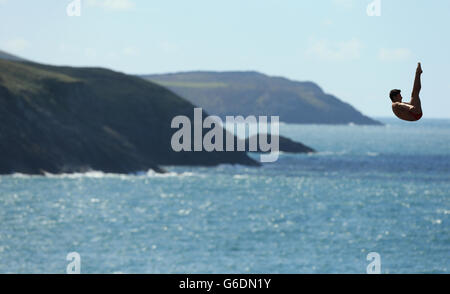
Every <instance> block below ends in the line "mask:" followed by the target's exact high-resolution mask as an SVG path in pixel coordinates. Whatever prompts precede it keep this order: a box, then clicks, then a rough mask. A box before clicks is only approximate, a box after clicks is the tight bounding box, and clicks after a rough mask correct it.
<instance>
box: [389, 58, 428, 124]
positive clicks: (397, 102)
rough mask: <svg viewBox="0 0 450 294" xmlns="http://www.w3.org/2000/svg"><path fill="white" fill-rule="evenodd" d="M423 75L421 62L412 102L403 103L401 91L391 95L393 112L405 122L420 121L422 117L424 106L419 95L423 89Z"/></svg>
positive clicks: (418, 67) (394, 91)
mask: <svg viewBox="0 0 450 294" xmlns="http://www.w3.org/2000/svg"><path fill="white" fill-rule="evenodd" d="M421 74H422V66H421V65H420V62H419V63H418V64H417V69H416V77H415V79H414V87H413V90H412V94H411V101H410V102H409V103H408V102H402V99H403V97H402V95H401V94H400V92H401V91H400V90H398V89H394V90H391V92H390V93H389V97H390V98H391V100H392V111H393V112H394V114H395V115H396V116H397V117H398V118H400V119H403V120H407V121H418V120H419V119H420V118H421V117H422V106H421V104H420V98H419V93H420V89H421V87H422V85H421V83H420V76H421Z"/></svg>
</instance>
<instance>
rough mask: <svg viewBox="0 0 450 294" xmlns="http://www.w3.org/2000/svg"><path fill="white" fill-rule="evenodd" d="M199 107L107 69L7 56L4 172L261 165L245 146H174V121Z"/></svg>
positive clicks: (2, 107)
mask: <svg viewBox="0 0 450 294" xmlns="http://www.w3.org/2000/svg"><path fill="white" fill-rule="evenodd" d="M193 107H194V106H193V105H192V104H191V103H189V102H187V101H185V100H183V99H181V98H180V97H178V96H176V95H175V94H173V93H172V92H170V91H168V90H167V89H165V88H163V87H161V86H158V85H156V84H153V83H150V82H147V81H144V80H142V79H140V78H137V77H133V76H129V75H125V74H122V73H118V72H114V71H110V70H106V69H100V68H71V67H53V66H46V65H42V64H37V63H28V62H27V63H22V62H13V61H7V60H1V59H0V162H1V165H0V173H10V172H25V173H39V172H40V171H41V170H46V171H49V172H55V173H57V172H73V171H80V170H85V169H90V168H92V169H96V170H102V171H107V172H133V171H139V170H146V169H149V168H152V169H155V170H159V168H158V166H159V165H178V164H189V165H198V164H200V165H215V164H220V163H241V164H255V162H254V161H252V160H251V159H250V158H249V157H247V155H246V154H245V153H243V152H233V153H225V152H212V153H207V152H195V153H194V152H189V153H185V152H184V153H176V152H173V151H172V150H171V148H170V139H171V136H172V133H173V132H174V131H175V130H173V129H171V128H170V122H171V120H172V118H173V117H174V116H175V115H186V116H188V117H192V116H193Z"/></svg>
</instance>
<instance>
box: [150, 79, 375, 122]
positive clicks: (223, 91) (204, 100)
mask: <svg viewBox="0 0 450 294" xmlns="http://www.w3.org/2000/svg"><path fill="white" fill-rule="evenodd" d="M144 78H146V79H148V80H151V81H153V82H156V83H159V84H161V85H163V86H166V87H168V88H169V89H171V90H173V91H174V92H175V93H177V94H178V95H180V96H182V97H185V98H186V99H188V100H189V101H191V102H192V103H194V104H196V105H199V106H201V107H203V108H204V109H205V110H206V111H207V112H209V113H211V114H217V115H219V116H222V117H223V116H226V115H238V114H240V115H244V116H248V115H278V116H280V120H281V121H284V122H289V123H328V124H347V123H350V122H353V123H356V124H378V122H377V121H375V120H372V119H371V118H369V117H366V116H364V115H362V114H361V113H360V112H358V111H357V110H356V109H354V108H353V107H352V106H351V105H349V104H347V103H344V102H342V101H340V100H339V99H337V98H336V97H334V96H332V95H328V94H325V93H324V92H323V91H322V90H321V89H320V88H319V87H318V86H317V85H316V84H314V83H311V82H297V81H291V80H288V79H285V78H281V77H269V76H266V75H263V74H260V73H257V72H185V73H177V74H162V75H148V76H144Z"/></svg>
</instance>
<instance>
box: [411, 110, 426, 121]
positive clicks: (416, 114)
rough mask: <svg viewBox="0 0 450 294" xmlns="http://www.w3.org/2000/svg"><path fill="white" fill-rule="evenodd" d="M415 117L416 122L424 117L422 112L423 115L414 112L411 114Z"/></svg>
mask: <svg viewBox="0 0 450 294" xmlns="http://www.w3.org/2000/svg"><path fill="white" fill-rule="evenodd" d="M410 113H411V114H412V115H413V116H414V118H415V119H416V120H419V119H420V118H421V117H422V115H423V114H422V112H421V113H414V112H412V111H411V112H410Z"/></svg>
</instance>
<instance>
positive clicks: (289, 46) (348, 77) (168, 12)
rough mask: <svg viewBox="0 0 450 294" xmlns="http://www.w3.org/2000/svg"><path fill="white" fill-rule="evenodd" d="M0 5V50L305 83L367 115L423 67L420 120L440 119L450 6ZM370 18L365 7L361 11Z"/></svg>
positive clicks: (277, 0)
mask: <svg viewBox="0 0 450 294" xmlns="http://www.w3.org/2000/svg"><path fill="white" fill-rule="evenodd" d="M71 2H72V0H42V1H31V0H0V50H5V51H8V52H10V53H13V54H17V55H19V56H22V57H25V58H28V59H31V60H35V61H38V62H43V63H50V64H56V65H74V66H101V67H107V68H112V69H115V70H119V71H123V72H126V73H132V74H144V73H165V72H175V71H189V70H221V71H223V70H257V71H260V72H263V73H265V74H268V75H277V76H284V77H287V78H290V79H294V80H301V81H304V80H309V81H313V82H316V83H318V84H319V86H321V87H322V89H323V90H324V91H325V92H327V93H331V94H334V95H336V96H337V97H339V98H340V99H342V100H344V101H346V102H349V103H350V104H352V105H354V106H355V107H356V108H357V109H359V110H361V111H362V112H363V113H365V114H368V115H370V116H392V114H391V109H390V102H389V98H388V96H387V94H388V92H389V90H390V89H392V88H400V89H402V90H403V96H404V97H405V98H406V97H409V95H410V92H411V88H412V84H413V77H414V71H415V67H416V63H417V61H421V62H422V65H423V70H424V74H423V80H422V93H421V97H422V107H423V109H424V117H447V118H449V117H450V111H449V108H450V95H449V93H450V78H449V75H450V74H449V72H450V57H449V54H450V33H449V28H450V1H448V0H435V1H422V0H417V1H414V0H380V3H381V10H380V12H381V15H380V16H368V15H367V11H366V8H367V6H368V5H369V4H370V3H372V2H373V0H321V1H311V0H308V1H300V0H292V1H291V0H221V1H219V0H201V1H200V0H179V1H172V0H164V1H162V0H159V1H153V0H151V1H149V0H81V16H72V17H70V16H68V15H67V13H66V6H67V5H68V4H69V3H71ZM372 11H375V10H372Z"/></svg>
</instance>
